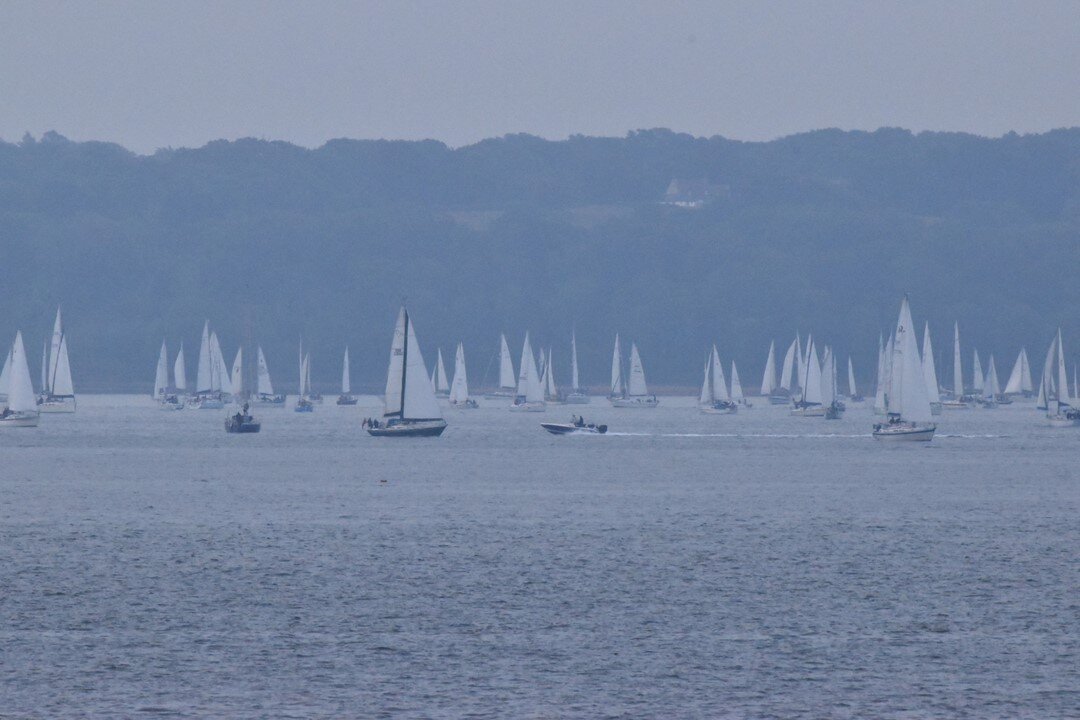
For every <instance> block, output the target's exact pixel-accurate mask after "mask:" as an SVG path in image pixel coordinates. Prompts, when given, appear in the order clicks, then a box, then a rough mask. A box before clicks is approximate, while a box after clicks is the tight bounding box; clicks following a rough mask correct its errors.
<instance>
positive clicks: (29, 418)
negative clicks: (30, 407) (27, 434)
mask: <svg viewBox="0 0 1080 720" xmlns="http://www.w3.org/2000/svg"><path fill="white" fill-rule="evenodd" d="M37 425H38V414H37V413H36V412H35V413H28V412H17V413H13V414H11V415H8V416H7V417H3V418H0V427H37Z"/></svg>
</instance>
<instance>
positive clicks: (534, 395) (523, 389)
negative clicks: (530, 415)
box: [517, 332, 544, 403]
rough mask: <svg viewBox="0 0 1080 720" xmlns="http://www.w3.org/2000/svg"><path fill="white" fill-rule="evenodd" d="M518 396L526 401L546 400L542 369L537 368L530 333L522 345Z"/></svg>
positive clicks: (526, 334) (526, 335)
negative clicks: (541, 377)
mask: <svg viewBox="0 0 1080 720" xmlns="http://www.w3.org/2000/svg"><path fill="white" fill-rule="evenodd" d="M517 396H518V397H519V398H523V399H524V400H525V402H530V403H538V402H543V401H544V388H543V385H541V383H540V371H539V370H537V368H536V356H534V355H533V352H532V345H530V344H529V333H528V332H526V333H525V343H524V345H522V346H521V364H520V365H519V366H518V385H517Z"/></svg>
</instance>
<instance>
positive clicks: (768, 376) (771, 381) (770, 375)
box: [761, 340, 776, 395]
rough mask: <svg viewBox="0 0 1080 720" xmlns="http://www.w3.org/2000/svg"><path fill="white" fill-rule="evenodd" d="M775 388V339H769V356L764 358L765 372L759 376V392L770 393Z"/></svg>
mask: <svg viewBox="0 0 1080 720" xmlns="http://www.w3.org/2000/svg"><path fill="white" fill-rule="evenodd" d="M775 389H776V341H775V340H770V341H769V356H768V357H767V358H765V372H764V374H763V375H762V376H761V394H762V395H772V392H773V390H775Z"/></svg>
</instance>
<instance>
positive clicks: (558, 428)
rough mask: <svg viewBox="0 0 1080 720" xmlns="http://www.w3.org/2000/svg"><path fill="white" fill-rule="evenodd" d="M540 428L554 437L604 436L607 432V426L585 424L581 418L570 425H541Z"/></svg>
mask: <svg viewBox="0 0 1080 720" xmlns="http://www.w3.org/2000/svg"><path fill="white" fill-rule="evenodd" d="M540 427H542V428H544V429H545V430H547V431H548V432H549V433H551V434H552V435H582V434H584V435H603V434H604V433H606V432H607V425H594V424H593V423H585V421H584V420H582V419H580V418H578V419H576V420H575V421H574V422H569V423H540Z"/></svg>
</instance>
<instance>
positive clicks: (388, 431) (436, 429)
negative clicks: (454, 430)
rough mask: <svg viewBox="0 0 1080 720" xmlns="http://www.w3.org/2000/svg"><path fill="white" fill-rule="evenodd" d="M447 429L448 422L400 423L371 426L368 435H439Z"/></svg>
mask: <svg viewBox="0 0 1080 720" xmlns="http://www.w3.org/2000/svg"><path fill="white" fill-rule="evenodd" d="M445 429H446V423H445V422H442V423H433V422H423V423H415V424H414V423H400V424H396V425H390V426H385V425H383V426H381V427H374V428H373V427H369V428H367V431H368V435H371V436H372V437H439V436H440V435H442V434H443V430H445Z"/></svg>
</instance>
